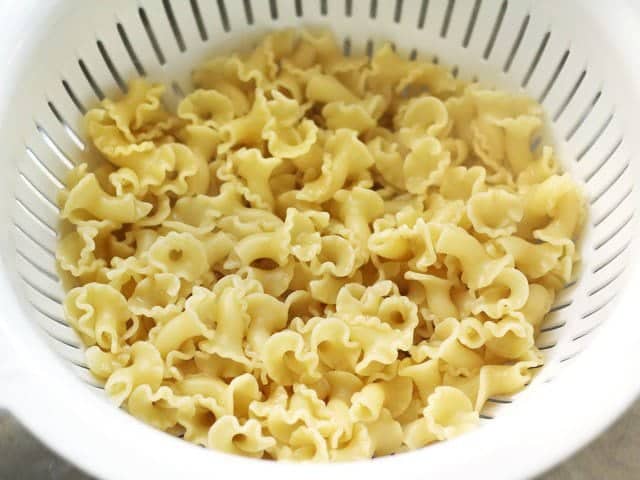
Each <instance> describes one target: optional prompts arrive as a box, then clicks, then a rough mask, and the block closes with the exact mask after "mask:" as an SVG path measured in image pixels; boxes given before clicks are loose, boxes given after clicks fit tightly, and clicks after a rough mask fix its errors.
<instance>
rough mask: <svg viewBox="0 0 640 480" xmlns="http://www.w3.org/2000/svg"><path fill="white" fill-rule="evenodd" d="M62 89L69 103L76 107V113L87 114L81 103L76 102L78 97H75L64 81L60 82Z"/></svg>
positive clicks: (67, 83) (69, 86)
mask: <svg viewBox="0 0 640 480" xmlns="http://www.w3.org/2000/svg"><path fill="white" fill-rule="evenodd" d="M62 87H63V88H64V90H65V92H67V95H68V96H69V98H70V99H71V102H72V103H73V104H74V105H75V106H76V108H77V109H78V111H79V112H80V113H81V114H82V115H84V114H85V113H86V112H87V109H86V108H84V105H83V104H82V102H81V101H80V100H78V97H77V96H76V94H75V92H74V91H73V89H72V88H71V85H69V82H67V81H66V80H62Z"/></svg>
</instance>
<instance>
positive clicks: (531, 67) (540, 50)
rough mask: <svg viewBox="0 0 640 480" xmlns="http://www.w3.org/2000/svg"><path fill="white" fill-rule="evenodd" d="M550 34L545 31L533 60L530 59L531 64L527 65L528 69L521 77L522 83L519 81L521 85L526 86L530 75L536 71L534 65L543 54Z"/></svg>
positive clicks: (536, 64) (535, 65)
mask: <svg viewBox="0 0 640 480" xmlns="http://www.w3.org/2000/svg"><path fill="white" fill-rule="evenodd" d="M550 36H551V32H547V33H545V34H544V38H543V39H542V43H540V46H539V47H538V50H537V51H536V54H535V55H534V57H533V60H532V61H531V65H529V70H527V74H526V75H525V76H524V78H523V79H522V83H521V85H522V87H526V86H527V85H529V80H531V76H532V75H533V72H535V71H536V67H537V66H538V63H540V58H542V55H543V54H544V51H545V49H546V48H547V43H549V37H550Z"/></svg>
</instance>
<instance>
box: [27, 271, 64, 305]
mask: <svg viewBox="0 0 640 480" xmlns="http://www.w3.org/2000/svg"><path fill="white" fill-rule="evenodd" d="M18 275H20V278H21V279H22V281H23V282H24V283H26V284H27V285H29V287H31V288H32V289H33V290H34V291H36V292H38V293H39V294H40V295H41V296H43V297H44V298H46V299H47V300H51V301H52V302H54V303H57V304H58V305H60V304H62V299H61V298H59V297H57V296H56V295H54V294H52V293H50V292H46V291H45V290H43V289H42V288H40V287H39V286H38V285H36V284H35V283H33V282H32V281H31V280H29V279H28V278H27V277H26V276H25V275H23V274H22V273H20V272H18Z"/></svg>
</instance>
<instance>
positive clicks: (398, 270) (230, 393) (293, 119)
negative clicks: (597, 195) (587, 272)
mask: <svg viewBox="0 0 640 480" xmlns="http://www.w3.org/2000/svg"><path fill="white" fill-rule="evenodd" d="M193 84H194V85H195V90H194V91H193V92H192V93H190V94H188V95H187V96H186V97H185V98H183V99H182V100H181V101H180V103H179V105H178V106H177V109H176V111H175V113H173V112H170V111H168V110H167V108H166V107H165V104H164V103H163V101H162V95H163V92H164V86H162V85H158V84H153V83H150V82H149V81H148V80H146V79H136V80H132V81H131V82H130V83H129V86H128V91H127V93H126V94H125V95H124V96H123V97H122V98H120V99H118V100H112V99H105V100H103V101H102V102H101V103H100V104H99V105H98V106H96V107H95V108H93V109H91V110H89V111H88V112H87V114H86V119H85V120H86V132H87V135H88V138H89V139H90V140H91V143H92V144H93V146H94V147H95V152H96V159H95V160H96V161H95V162H94V163H93V167H92V168H89V166H88V165H87V164H82V165H80V166H78V167H77V168H76V169H74V170H73V171H72V172H71V173H70V175H69V178H68V181H67V184H66V188H65V189H64V190H63V191H62V192H61V194H60V198H59V203H60V207H61V220H62V222H63V224H64V225H63V230H62V231H63V232H65V233H64V234H63V236H62V237H61V239H60V241H59V244H58V249H57V260H58V266H59V271H60V272H61V275H62V277H63V280H64V281H65V283H66V286H67V287H68V288H69V291H68V293H67V296H66V299H65V302H64V307H65V312H66V317H67V319H68V321H69V322H70V324H71V325H72V326H73V327H74V328H75V329H76V330H77V332H78V333H79V335H80V336H81V338H82V340H83V341H84V342H85V343H86V345H87V347H88V348H87V362H88V365H89V368H90V369H91V372H93V374H94V375H95V376H96V377H98V378H99V379H102V380H103V381H104V385H105V390H106V392H107V393H108V394H109V395H110V396H111V397H112V398H113V400H114V402H115V403H116V404H117V405H121V406H123V407H124V408H126V409H127V410H128V411H129V412H130V413H131V414H133V415H135V416H136V417H138V418H140V419H141V420H143V421H145V422H147V423H149V424H151V425H153V426H154V427H156V428H158V429H161V430H164V431H167V432H170V433H171V434H174V435H178V436H182V437H183V438H184V439H185V440H187V441H190V442H194V443H196V444H199V445H203V446H207V447H211V448H215V449H218V450H222V451H225V452H229V453H235V454H240V455H246V456H250V457H257V458H268V459H284V460H316V461H330V460H350V459H357V458H370V457H374V456H380V455H387V454H392V453H397V452H402V451H406V450H409V449H415V448H420V447H423V446H425V445H428V444H430V443H432V442H437V441H442V440H447V439H450V438H452V437H454V436H456V435H459V434H461V433H463V432H466V431H468V430H469V429H472V428H474V427H475V426H476V425H477V424H478V419H479V412H480V411H481V409H482V408H483V406H484V404H485V402H486V401H487V399H488V398H490V397H491V396H495V395H509V394H513V393H515V392H517V391H518V390H520V389H521V388H522V387H523V386H524V385H526V384H527V383H528V382H529V381H530V380H531V377H532V374H533V372H532V370H531V369H532V368H533V367H538V366H540V365H542V363H543V357H542V354H541V352H540V351H539V350H538V349H537V348H536V347H535V338H536V334H537V333H538V332H539V330H540V324H541V322H542V319H543V318H544V316H545V314H546V313H547V312H548V311H549V309H550V307H551V304H552V302H553V299H554V296H555V294H556V292H557V291H558V289H559V288H561V287H562V286H563V285H564V284H566V283H567V282H569V281H570V280H571V279H572V277H573V276H574V275H575V272H576V265H577V262H578V260H579V254H578V250H577V248H576V244H575V239H576V237H577V236H578V235H579V233H580V229H581V224H582V223H583V219H584V216H585V208H584V202H583V196H582V193H581V190H580V188H579V187H578V186H577V184H576V183H575V182H574V181H572V180H571V178H570V177H569V176H568V175H566V174H562V173H561V172H560V171H559V167H558V164H557V162H556V159H555V158H554V156H553V152H552V150H551V148H550V147H548V146H537V147H535V148H534V147H533V145H537V144H539V143H540V142H538V141H537V139H538V136H539V132H540V129H541V127H542V124H543V113H542V110H541V107H540V106H539V105H537V104H536V103H535V102H534V101H532V100H530V99H528V98H526V97H523V96H520V95H515V94H510V93H506V92H502V91H496V90H487V89H483V88H481V87H480V86H478V85H477V84H470V83H465V82H463V81H461V80H458V79H456V78H454V77H453V76H452V75H451V74H450V73H449V72H448V71H447V70H446V69H444V68H443V67H440V66H437V65H434V64H431V63H425V62H421V61H415V60H414V61H409V60H405V59H404V58H402V57H401V56H399V55H398V54H396V53H395V51H394V49H392V48H391V47H390V46H389V45H386V46H384V47H382V48H381V49H379V50H378V51H376V52H375V53H374V54H373V55H372V56H371V58H368V57H355V56H353V57H345V56H343V55H342V53H341V51H340V50H339V49H338V47H337V46H336V43H335V42H334V40H333V38H332V37H331V35H330V34H328V33H327V32H312V31H302V32H295V31H290V30H287V31H279V32H275V33H272V34H270V35H268V36H266V37H265V38H264V39H263V40H262V41H261V42H260V43H259V45H258V46H257V47H256V48H255V49H254V50H253V51H251V52H249V53H247V54H232V55H228V56H222V57H217V58H214V59H212V60H210V61H207V62H205V63H203V64H202V65H200V66H198V67H197V68H196V69H195V71H194V72H193Z"/></svg>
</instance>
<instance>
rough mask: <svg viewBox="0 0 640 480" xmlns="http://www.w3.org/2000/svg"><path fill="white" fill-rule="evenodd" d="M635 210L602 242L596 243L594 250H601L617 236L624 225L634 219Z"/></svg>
mask: <svg viewBox="0 0 640 480" xmlns="http://www.w3.org/2000/svg"><path fill="white" fill-rule="evenodd" d="M634 213H635V212H632V213H631V215H629V216H628V217H627V219H626V220H625V221H624V222H622V224H621V225H620V226H619V227H617V228H616V229H615V230H613V232H611V233H610V234H609V235H607V236H606V237H605V238H604V239H602V240H601V241H600V242H598V243H596V245H595V246H594V247H593V249H594V250H600V249H601V248H602V247H603V246H605V245H606V244H607V243H608V242H609V241H610V240H611V239H613V238H615V236H616V235H618V233H620V232H621V231H622V229H623V228H624V227H626V226H627V225H628V224H629V222H631V220H632V219H633V215H634Z"/></svg>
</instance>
